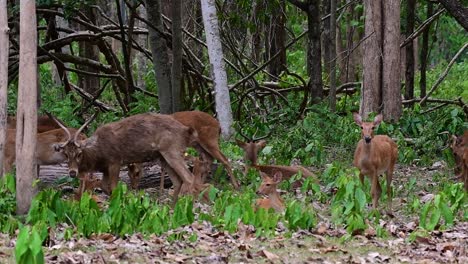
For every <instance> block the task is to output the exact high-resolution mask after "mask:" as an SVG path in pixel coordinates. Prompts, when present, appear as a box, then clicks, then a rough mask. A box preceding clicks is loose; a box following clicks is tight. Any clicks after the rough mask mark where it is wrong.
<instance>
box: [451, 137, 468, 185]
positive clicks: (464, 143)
mask: <svg viewBox="0 0 468 264" xmlns="http://www.w3.org/2000/svg"><path fill="white" fill-rule="evenodd" d="M452 139H453V141H452V144H451V146H450V147H451V149H452V151H453V155H454V157H455V175H456V176H457V178H461V179H462V181H463V183H464V186H465V191H467V192H468V130H465V132H464V133H463V135H460V136H455V135H454V136H452Z"/></svg>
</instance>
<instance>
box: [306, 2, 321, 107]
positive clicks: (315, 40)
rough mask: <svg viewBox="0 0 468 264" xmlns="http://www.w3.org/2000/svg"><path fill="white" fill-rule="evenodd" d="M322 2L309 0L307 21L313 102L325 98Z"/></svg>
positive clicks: (308, 61)
mask: <svg viewBox="0 0 468 264" xmlns="http://www.w3.org/2000/svg"><path fill="white" fill-rule="evenodd" d="M320 2H321V1H318V0H308V9H307V22H308V26H309V33H308V42H309V43H308V48H307V69H308V72H309V76H310V80H309V90H310V94H311V96H312V101H313V102H318V101H320V100H321V99H322V98H323V85H322V63H321V58H322V55H321V54H322V50H321V47H320V20H321V19H320Z"/></svg>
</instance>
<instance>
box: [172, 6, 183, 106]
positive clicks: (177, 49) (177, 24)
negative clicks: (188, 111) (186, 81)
mask: <svg viewBox="0 0 468 264" xmlns="http://www.w3.org/2000/svg"><path fill="white" fill-rule="evenodd" d="M183 52H184V51H183V48H182V1H181V0H173V1H172V79H171V84H172V112H178V111H180V110H181V104H180V102H181V97H180V96H181V90H182V55H183Z"/></svg>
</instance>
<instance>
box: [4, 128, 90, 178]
mask: <svg viewBox="0 0 468 264" xmlns="http://www.w3.org/2000/svg"><path fill="white" fill-rule="evenodd" d="M66 129H67V132H68V133H76V132H77V129H74V128H66ZM66 137H67V133H65V132H64V131H63V130H62V128H59V129H54V130H50V131H47V132H43V133H39V134H37V146H36V155H35V156H36V164H37V165H38V169H37V170H38V174H39V165H54V164H60V163H62V162H64V161H65V160H66V157H65V155H63V153H59V152H56V151H55V149H54V145H55V144H56V143H59V142H62V141H63V140H65V138H66ZM77 138H78V139H80V140H83V139H85V138H86V135H84V134H82V133H78V135H77ZM15 160H16V130H15V129H8V130H7V137H6V144H5V158H4V162H3V168H4V172H11V170H12V169H13V164H14V163H15Z"/></svg>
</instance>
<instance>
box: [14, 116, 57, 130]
mask: <svg viewBox="0 0 468 264" xmlns="http://www.w3.org/2000/svg"><path fill="white" fill-rule="evenodd" d="M7 128H8V129H16V116H8V117H7ZM57 128H60V127H59V126H58V125H57V124H56V123H55V122H54V120H53V119H51V118H50V116H48V115H47V116H44V115H43V116H38V117H37V133H43V132H47V131H49V130H53V129H57Z"/></svg>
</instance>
